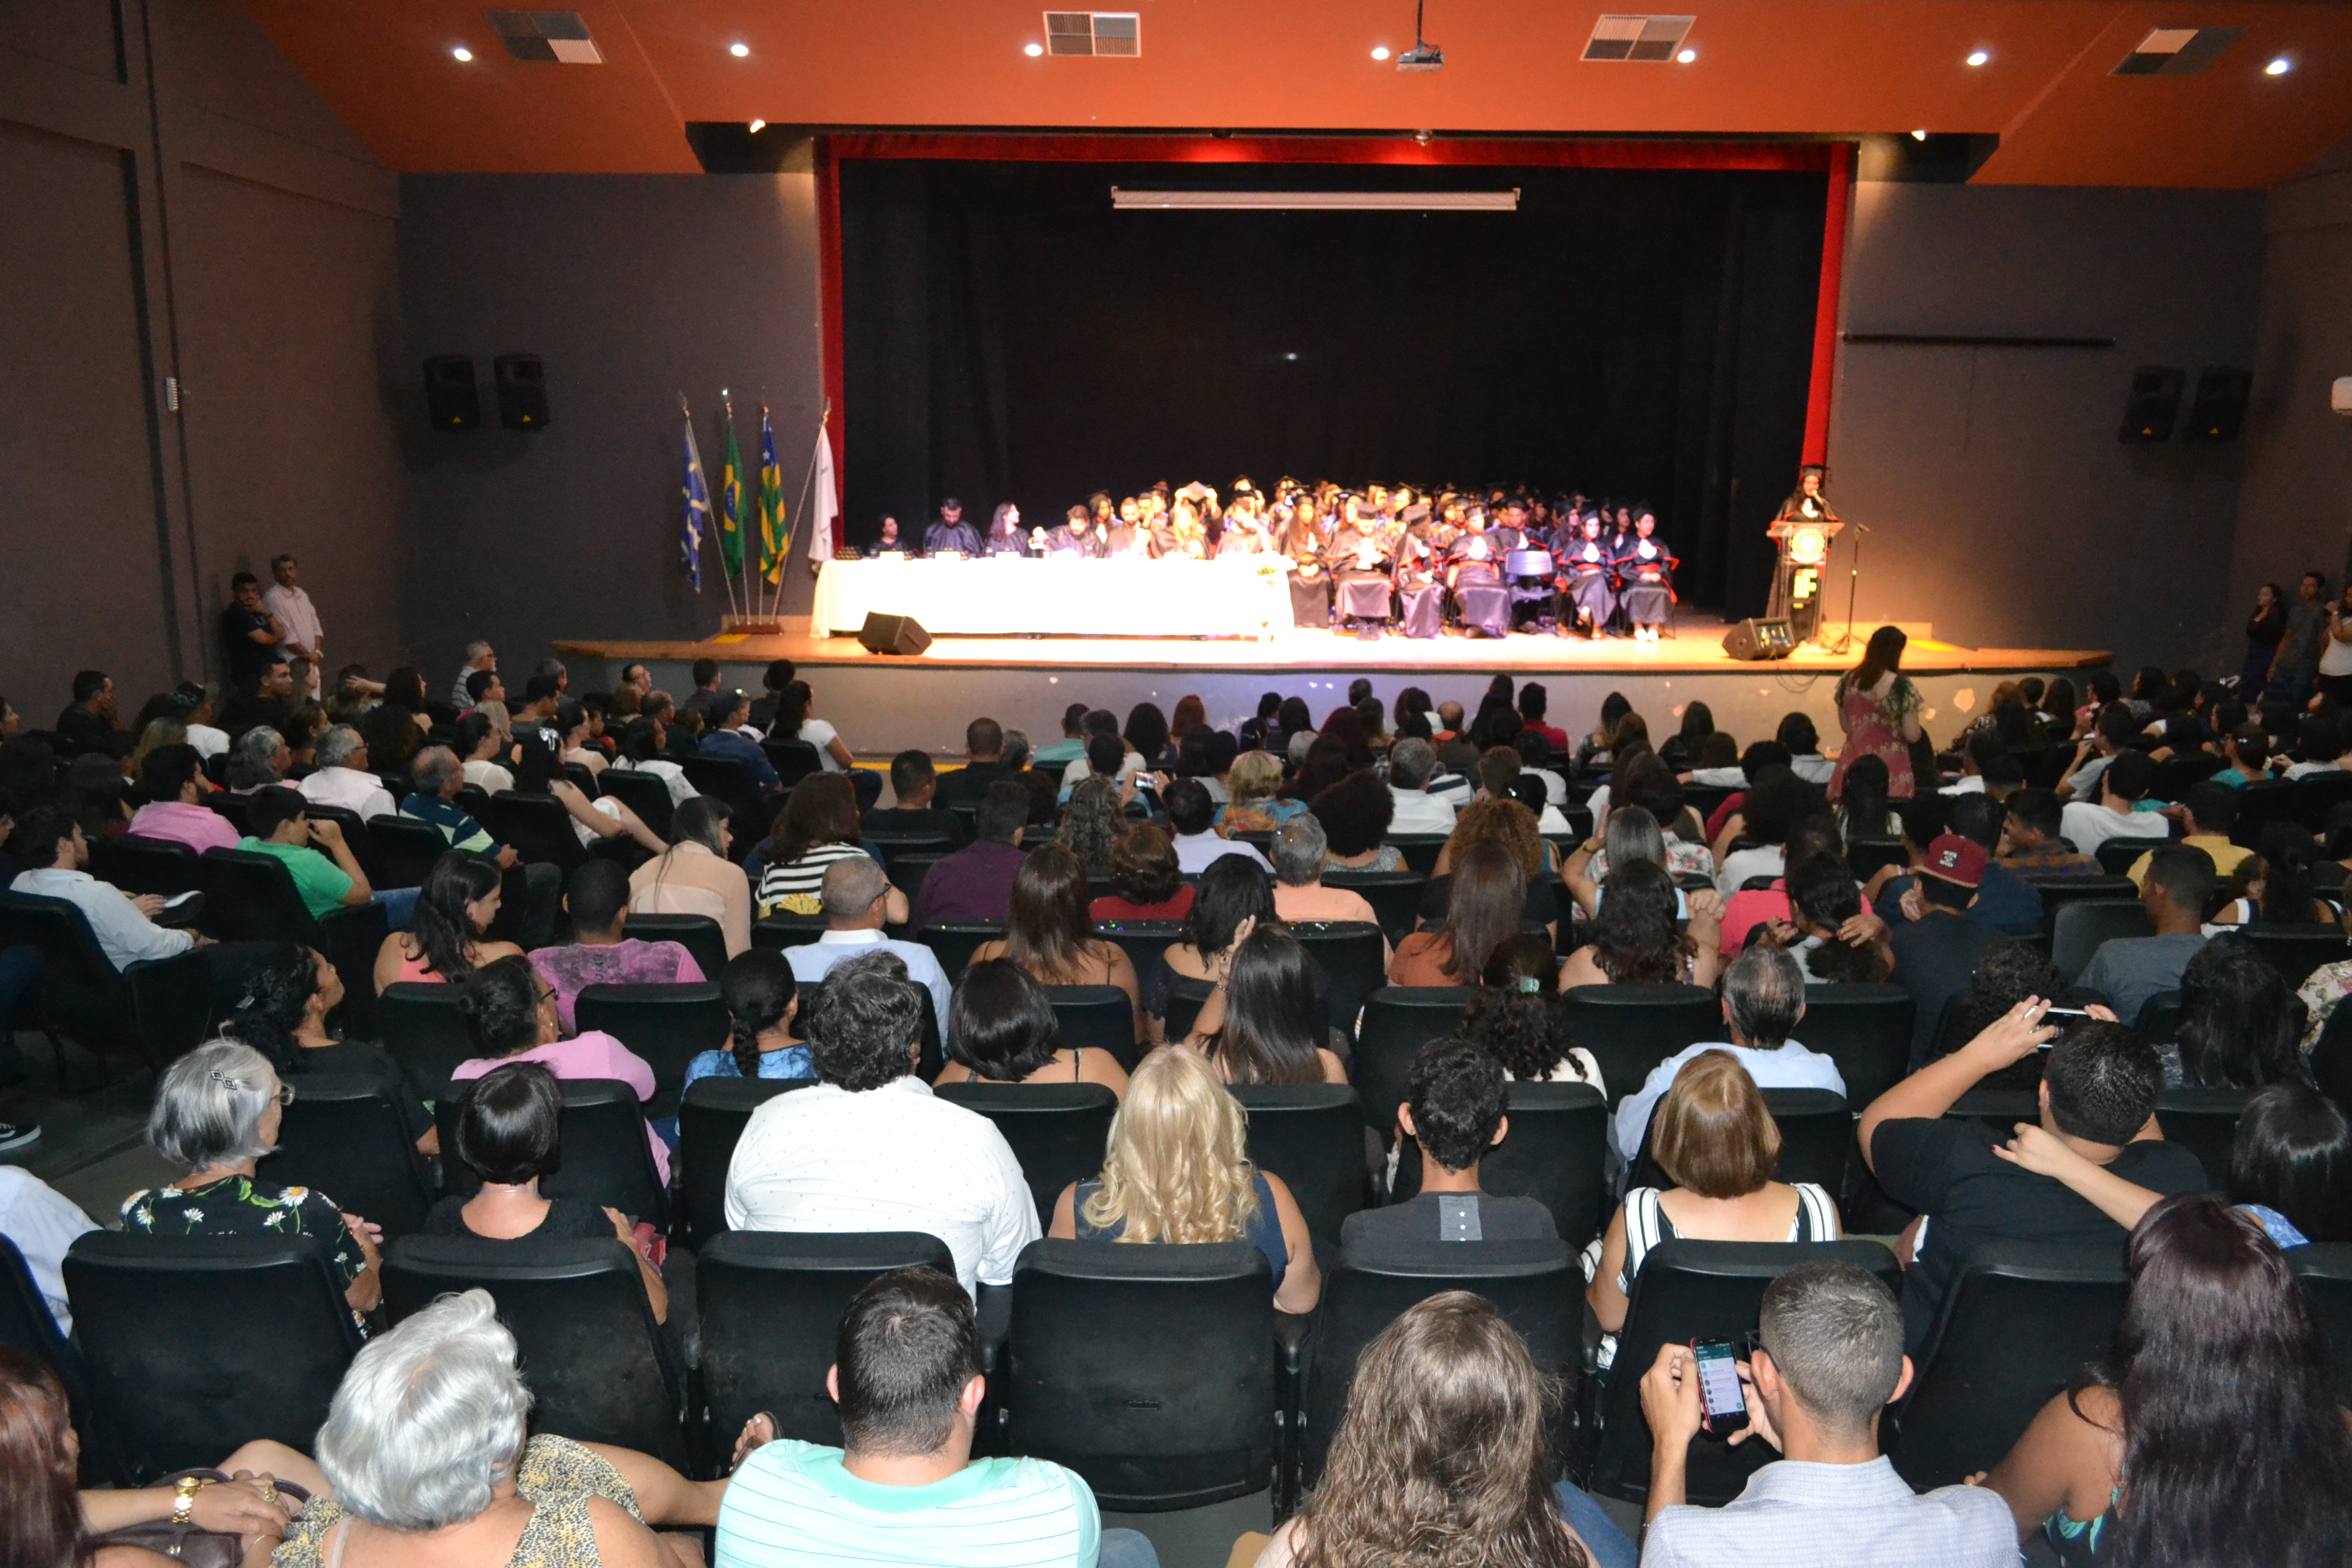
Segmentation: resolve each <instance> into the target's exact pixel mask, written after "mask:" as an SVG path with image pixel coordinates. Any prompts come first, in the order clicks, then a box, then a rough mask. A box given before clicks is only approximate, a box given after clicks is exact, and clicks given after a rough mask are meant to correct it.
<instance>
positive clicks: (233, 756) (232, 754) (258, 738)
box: [221, 724, 294, 795]
mask: <svg viewBox="0 0 2352 1568" xmlns="http://www.w3.org/2000/svg"><path fill="white" fill-rule="evenodd" d="M293 762H294V758H293V754H292V753H291V752H289V751H288V750H287V749H286V737H285V736H284V735H283V734H281V733H279V732H278V730H277V729H276V728H274V727H273V726H271V725H268V724H256V725H255V726H253V727H252V728H251V729H249V730H247V731H245V732H244V733H243V734H241V735H239V736H237V738H236V741H235V742H232V743H231V744H230V746H229V752H228V763H227V765H226V767H224V768H223V769H222V770H221V780H222V782H223V783H224V784H226V786H227V789H228V793H229V794H231V795H251V794H252V793H253V792H254V791H255V790H257V789H268V787H269V786H270V785H271V784H277V783H278V782H279V781H280V780H281V779H283V778H284V777H285V775H286V770H287V769H288V768H289V767H290V766H292V765H293Z"/></svg>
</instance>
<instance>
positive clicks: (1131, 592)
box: [810, 555, 1291, 637]
mask: <svg viewBox="0 0 2352 1568" xmlns="http://www.w3.org/2000/svg"><path fill="white" fill-rule="evenodd" d="M1253 559H1256V558H1254V557H1250V556H1235V555H1229V556H1225V557H1223V558H1222V559H1219V560H1213V561H1193V560H1190V559H1178V560H1168V561H1153V560H1150V559H1149V558H1146V557H1140V556H1122V557H1119V558H1117V559H1114V560H1109V561H1089V560H1087V559H1085V558H1083V557H1080V556H1069V555H1060V556H1048V557H1046V558H1045V559H1044V560H1041V561H1033V560H1029V559H1026V558H1024V557H1022V556H1018V555H999V556H992V557H989V558H987V559H983V560H978V561H828V562H826V563H824V568H823V569H822V570H821V571H819V572H818V574H817V579H816V603H815V605H814V612H813V614H812V616H811V619H810V626H811V627H812V628H813V629H814V630H816V631H818V632H820V633H823V632H830V633H833V634H834V635H835V636H841V635H845V634H851V633H855V632H856V631H857V630H858V629H859V628H860V627H861V626H864V625H865V624H866V616H867V615H868V614H869V613H874V614H880V615H887V616H914V617H915V619H917V620H918V621H920V622H921V623H922V625H923V629H924V630H925V631H927V632H929V633H931V634H932V635H933V636H935V637H959V636H961V637H1011V636H1016V635H1019V634H1022V633H1025V632H1038V633H1046V634H1051V635H1055V636H1063V637H1257V636H1259V635H1261V634H1262V633H1263V632H1264V631H1265V629H1266V628H1267V627H1268V626H1272V627H1273V628H1274V629H1276V630H1277V631H1279V630H1282V629H1285V628H1286V627H1288V626H1289V625H1290V623H1291V614H1290V586H1289V581H1288V579H1287V578H1286V577H1285V576H1284V575H1283V574H1281V573H1279V572H1277V573H1275V574H1272V575H1271V576H1261V575H1259V574H1258V573H1257V572H1256V571H1255V570H1254V569H1253V567H1252V565H1251V562H1252V561H1253Z"/></svg>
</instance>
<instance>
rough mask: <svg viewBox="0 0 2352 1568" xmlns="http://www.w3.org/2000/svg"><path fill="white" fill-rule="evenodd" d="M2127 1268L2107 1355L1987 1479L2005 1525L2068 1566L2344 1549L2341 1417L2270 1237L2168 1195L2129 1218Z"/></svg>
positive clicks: (2302, 1306) (2346, 1469)
mask: <svg viewBox="0 0 2352 1568" xmlns="http://www.w3.org/2000/svg"><path fill="white" fill-rule="evenodd" d="M2129 1268H2130V1274H2131V1294H2130V1296H2129V1297H2128V1298H2127V1299H2126V1302H2125V1306H2124V1318H2123V1322H2122V1323H2121V1325H2120V1326H2119V1327H2118V1328H2117V1330H2116V1339H2115V1348H2114V1351H2113V1352H2112V1353H2111V1354H2110V1355H2109V1357H2108V1358H2107V1359H2106V1360H2105V1361H2104V1362H2102V1363H2096V1364H2095V1365H2092V1366H2088V1367H2085V1368H2084V1369H2083V1371H2082V1372H2081V1373H2078V1374H2077V1375H2076V1377H2075V1379H2074V1384H2072V1385H2071V1386H2070V1387H2069V1388H2068V1389H2067V1390H2066V1391H2065V1392H2064V1393H2063V1394H2057V1395H2055V1396H2053V1398H2052V1399H2051V1401H2050V1403H2049V1404H2047V1405H2044V1406H2042V1413H2041V1414H2040V1415H2037V1416H2035V1417H2034V1420H2033V1424H2032V1426H2029V1427H2028V1428H2026V1431H2025V1435H2024V1436H2022V1437H2021V1438H2019V1439H2018V1441H2017V1446H2016V1447H2013V1448H2011V1450H2010V1452H2009V1455H2008V1457H2007V1458H2004V1459H2002V1460H2001V1462H2000V1464H1999V1465H1998V1466H1996V1467H1994V1468H1993V1470H1992V1472H1991V1473H1990V1475H1988V1476H1987V1477H1985V1478H1984V1487H1985V1489H1986V1490H1988V1491H1990V1492H1991V1493H1992V1494H1993V1495H1994V1496H1996V1497H1998V1498H2000V1499H2001V1500H2003V1501H2005V1502H2006V1503H2008V1505H2009V1509H2010V1512H2011V1518H2012V1520H2013V1522H2014V1526H2015V1533H2016V1535H2017V1537H2018V1538H2019V1539H2021V1540H2030V1539H2031V1538H2032V1535H2033V1534H2034V1533H2035V1532H2036V1531H2042V1532H2044V1533H2045V1534H2046V1536H2047V1538H2048V1542H2049V1545H2050V1547H2051V1548H2052V1549H2053V1552H2054V1553H2055V1555H2056V1558H2057V1561H2059V1562H2061V1563H2087V1562H2090V1561H2093V1560H2099V1561H2113V1562H2116V1563H2158V1562H2182V1563H2224V1562H2227V1563H2280V1564H2294V1565H2296V1568H2303V1565H2310V1568H2317V1565H2318V1564H2321V1563H2341V1562H2343V1561H2345V1559H2346V1557H2347V1553H2352V1506H2347V1498H2352V1431H2347V1425H2346V1419H2347V1418H2346V1415H2345V1412H2344V1409H2343V1407H2342V1406H2341V1405H2338V1404H2337V1403H2336V1395H2335V1393H2334V1391H2333V1389H2332V1388H2331V1386H2330V1382H2329V1379H2328V1378H2327V1376H2326V1370H2325V1369H2326V1366H2327V1364H2328V1352H2327V1347H2326V1342H2325V1339H2324V1337H2323V1335H2322V1333H2321V1331H2320V1327H2319V1324H2318V1323H2317V1321H2315V1319H2314V1317H2313V1314H2312V1310H2311V1306H2310V1303H2309V1302H2308V1300H2306V1299H2305V1295H2304V1293H2303V1290H2302V1289H2301V1287H2300V1286H2299V1285H2298V1283H2297V1282H2296V1279H2295V1275H2294V1270H2293V1269H2292V1268H2289V1267H2288V1265H2287V1262H2286V1260H2285V1258H2284V1257H2282V1256H2281V1254H2280V1252H2279V1249H2278V1248H2277V1247H2274V1246H2273V1245H2272V1244H2271V1243H2270V1242H2269V1241H2268V1240H2267V1239H2266V1238H2265V1237H2263V1233H2262V1229H2261V1227H2260V1226H2257V1225H2256V1224H2254V1223H2253V1222H2252V1220H2251V1219H2249V1218H2248V1217H2247V1216H2246V1215H2242V1214H2235V1213H2232V1212H2231V1211H2230V1210H2229V1209H2227V1208H2225V1207H2223V1206H2222V1205H2221V1204H2220V1203H2217V1202H2216V1201H2214V1200H2213V1199H2211V1198H2209V1197H2203V1196H2195V1195H2189V1196H2176V1197H2168V1198H2167V1199H2165V1200H2164V1201H2163V1202H2161V1203H2159V1204H2158V1205H2155V1206H2154V1207H2153V1208H2151V1209H2150V1210H2149V1211H2148V1212H2147V1215H2146V1217H2145V1218H2143V1219H2142V1220H2141V1221H2140V1222H2139V1224H2138V1226H2137V1228H2136V1229H2135V1230H2134V1231H2133V1233H2132V1238H2131V1253H2130V1263H2129ZM2126 1478H2128V1486H2129V1489H2130V1495H2129V1499H2128V1506H2126V1499H2125V1488H2126Z"/></svg>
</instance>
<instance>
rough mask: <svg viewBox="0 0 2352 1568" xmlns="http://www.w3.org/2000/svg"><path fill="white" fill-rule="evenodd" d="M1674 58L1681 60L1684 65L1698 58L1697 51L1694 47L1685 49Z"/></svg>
mask: <svg viewBox="0 0 2352 1568" xmlns="http://www.w3.org/2000/svg"><path fill="white" fill-rule="evenodd" d="M1675 58H1676V59H1678V60H1680V61H1682V63H1683V64H1685V65H1688V64H1690V63H1691V61H1693V60H1695V59H1696V58H1698V51H1697V50H1696V49H1685V50H1684V51H1683V52H1682V53H1681V54H1678V55H1676V56H1675Z"/></svg>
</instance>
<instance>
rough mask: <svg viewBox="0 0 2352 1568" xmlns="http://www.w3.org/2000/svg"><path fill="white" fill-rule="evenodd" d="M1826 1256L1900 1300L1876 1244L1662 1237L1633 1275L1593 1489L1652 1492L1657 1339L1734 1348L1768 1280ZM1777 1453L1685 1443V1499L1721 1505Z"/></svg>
mask: <svg viewBox="0 0 2352 1568" xmlns="http://www.w3.org/2000/svg"><path fill="white" fill-rule="evenodd" d="M1822 1258H1830V1259H1834V1260H1836V1261H1839V1262H1843V1263H1851V1264H1853V1266H1854V1267H1855V1268H1862V1269H1866V1270H1868V1271H1869V1272H1871V1273H1873V1274H1875V1275H1877V1276H1878V1278H1879V1279H1881V1280H1883V1281H1884V1282H1885V1285H1886V1288H1887V1289H1889V1290H1891V1291H1893V1292H1895V1295H1896V1296H1897V1297H1900V1296H1901V1294H1902V1290H1903V1275H1902V1270H1901V1269H1900V1268H1898V1267H1897V1265H1896V1264H1895V1255H1894V1254H1893V1253H1891V1252H1889V1251H1887V1250H1886V1248H1885V1247H1881V1246H1880V1245H1879V1244H1878V1243H1876V1242H1874V1241H1829V1242H1802V1243H1787V1244H1782V1243H1770V1242H1748V1241H1684V1240H1675V1241H1668V1242H1664V1243H1662V1244H1661V1245H1659V1246H1658V1247H1654V1248H1652V1249H1651V1252H1650V1255H1649V1256H1648V1258H1645V1259H1643V1264H1642V1271H1641V1273H1640V1274H1638V1275H1636V1276H1634V1279H1633V1299H1632V1300H1631V1301H1630V1302H1629V1304H1628V1306H1627V1308H1626V1312H1625V1326H1624V1327H1623V1328H1622V1329H1621V1330H1619V1331H1618V1334H1617V1359H1616V1362H1615V1363H1614V1365H1613V1367H1612V1371H1611V1373H1610V1377H1609V1383H1608V1385H1607V1389H1606V1392H1605V1393H1604V1394H1602V1396H1601V1408H1602V1416H1601V1443H1600V1447H1599V1449H1598V1451H1597V1452H1596V1453H1595V1455H1594V1457H1593V1465H1592V1476H1591V1482H1590V1483H1589V1489H1591V1491H1593V1492H1595V1493H1597V1494H1599V1495H1600V1496H1602V1497H1612V1498H1615V1499H1617V1500H1619V1501H1621V1502H1641V1501H1643V1500H1645V1499H1647V1498H1648V1496H1649V1492H1650V1426H1649V1423H1648V1422H1647V1421H1646V1420H1645V1419H1643V1415H1642V1373H1644V1372H1647V1371H1648V1370H1649V1369H1650V1365H1651V1363H1654V1362H1655V1361H1656V1360H1657V1359H1658V1347H1659V1346H1660V1345H1663V1344H1668V1343H1673V1344H1683V1343H1685V1342H1688V1341H1691V1340H1728V1341H1730V1342H1731V1343H1732V1344H1733V1345H1734V1346H1735V1347H1737V1346H1738V1345H1739V1344H1741V1342H1742V1341H1743V1339H1744V1337H1745V1336H1746V1334H1747V1333H1748V1331H1749V1330H1750V1329H1753V1328H1754V1327H1755V1326H1756V1320H1757V1316H1758V1313H1759V1311H1760V1310H1761V1309H1762V1307H1763V1303H1764V1289H1765V1287H1767V1286H1768V1285H1769V1284H1771V1283H1772V1281H1773V1280H1774V1279H1777V1278H1779V1277H1780V1274H1782V1273H1783V1272H1784V1271H1786V1270H1788V1269H1790V1268H1795V1267H1796V1266H1797V1265H1798V1264H1800V1263H1810V1262H1812V1261H1815V1260H1817V1259H1822ZM1772 1458H1776V1456H1775V1455H1774V1454H1773V1452H1772V1450H1771V1447H1770V1446H1769V1445H1768V1444H1759V1443H1756V1442H1753V1441H1751V1442H1746V1443H1742V1444H1740V1445H1739V1447H1736V1448H1734V1447H1728V1446H1727V1445H1717V1444H1714V1443H1695V1444H1693V1445H1692V1446H1691V1453H1690V1473H1689V1479H1688V1483H1687V1485H1688V1500H1690V1501H1692V1502H1695V1503H1698V1504H1701V1505H1703V1506H1706V1507H1717V1506H1720V1505H1721V1504H1724V1503H1727V1502H1729V1501H1730V1500H1732V1499H1733V1498H1735V1497H1738V1495H1739V1491H1740V1489H1741V1488H1742V1487H1745V1486H1746V1485H1747V1484H1748V1477H1749V1476H1751V1475H1753V1474H1754V1473H1755V1472H1756V1471H1757V1470H1758V1469H1759V1468H1762V1467H1763V1466H1764V1465H1765V1464H1766V1463H1768V1462H1769V1461H1770V1460H1771V1459H1772Z"/></svg>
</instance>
